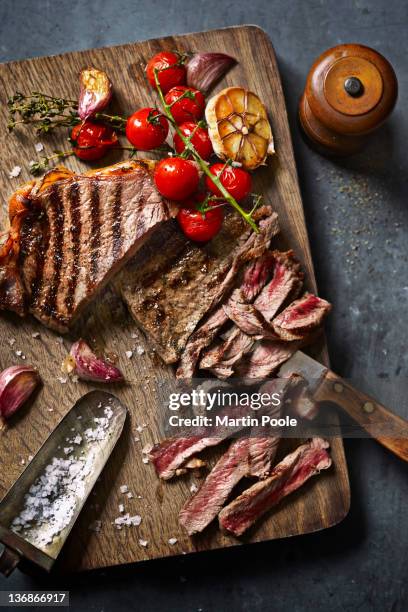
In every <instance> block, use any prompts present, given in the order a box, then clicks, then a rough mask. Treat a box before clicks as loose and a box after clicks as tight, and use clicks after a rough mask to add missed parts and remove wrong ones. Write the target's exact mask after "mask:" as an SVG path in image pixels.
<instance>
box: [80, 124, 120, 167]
mask: <svg viewBox="0 0 408 612" xmlns="http://www.w3.org/2000/svg"><path fill="white" fill-rule="evenodd" d="M71 141H72V144H73V147H74V153H75V155H76V156H77V157H79V159H83V160H85V161H94V160H95V159H100V158H101V157H103V156H104V155H105V153H107V151H108V150H109V149H110V148H111V147H114V146H115V145H116V144H117V142H118V137H117V136H116V132H115V131H114V130H113V129H112V128H111V127H109V126H107V125H102V124H101V123H94V122H93V121H89V120H87V121H85V122H84V123H79V124H78V125H76V126H75V127H74V128H73V129H72V132H71Z"/></svg>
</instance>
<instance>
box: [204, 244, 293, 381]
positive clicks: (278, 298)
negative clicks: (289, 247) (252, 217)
mask: <svg viewBox="0 0 408 612" xmlns="http://www.w3.org/2000/svg"><path fill="white" fill-rule="evenodd" d="M273 257H274V271H273V277H272V280H271V281H270V282H269V283H268V285H266V287H264V289H263V290H262V292H261V293H260V295H259V296H258V297H257V298H256V300H255V302H254V304H253V308H255V309H256V310H257V311H259V313H260V316H259V317H258V324H259V323H260V322H261V320H262V318H263V319H265V320H266V321H270V320H271V319H272V318H273V317H274V315H275V314H276V313H277V312H278V310H279V309H280V308H281V307H282V305H283V304H284V303H285V301H287V300H288V299H289V298H290V297H291V298H293V297H295V296H296V295H297V294H298V292H299V291H300V289H301V287H302V281H303V274H302V272H301V271H300V265H299V263H298V262H297V261H296V260H295V258H294V256H293V252H292V251H288V252H286V253H280V252H279V251H273ZM242 306H243V308H241V311H242V310H245V309H246V308H245V305H242ZM247 310H249V311H250V313H249V314H250V315H251V322H252V330H254V327H253V325H254V324H255V318H256V313H254V311H253V309H252V308H251V307H249V309H247ZM226 314H233V311H232V310H231V309H230V310H228V308H227V311H226ZM239 314H240V313H239V312H238V310H237V308H235V310H234V316H235V317H238V315H239ZM247 314H248V313H247ZM234 316H233V317H232V320H234ZM247 318H248V317H247ZM237 322H238V321H237ZM247 322H248V321H247ZM242 325H244V321H242ZM248 331H249V329H248V328H247V330H246V332H248ZM246 332H245V331H243V330H242V329H240V328H239V327H238V326H237V327H234V328H233V329H232V332H231V333H230V334H229V335H228V337H227V338H226V339H225V340H224V341H222V342H219V343H217V344H216V345H215V346H214V347H213V348H212V349H210V350H209V351H208V352H207V353H206V354H205V355H204V356H203V358H202V359H201V362H200V368H203V369H210V370H211V371H212V372H213V373H214V374H215V375H216V376H218V377H219V378H222V379H224V378H228V377H229V376H232V374H233V371H234V369H233V366H234V364H235V363H238V362H239V361H240V360H241V359H242V357H243V355H245V354H246V353H248V352H249V351H250V350H251V349H252V347H253V346H254V342H255V339H254V338H252V337H251V336H250V335H249V334H248V333H246ZM256 333H258V334H259V333H260V329H259V327H258V328H257V331H256Z"/></svg>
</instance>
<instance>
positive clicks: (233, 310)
mask: <svg viewBox="0 0 408 612" xmlns="http://www.w3.org/2000/svg"><path fill="white" fill-rule="evenodd" d="M223 308H224V312H225V314H226V315H227V317H228V318H229V319H230V320H231V321H232V322H233V323H235V325H236V326H237V327H238V328H239V329H240V330H241V332H243V333H244V334H246V335H247V336H256V338H257V339H260V338H274V339H276V338H277V335H276V333H275V331H274V329H273V327H272V325H271V324H270V323H269V321H267V320H266V319H265V317H264V316H263V314H262V313H261V311H260V310H258V309H257V308H256V306H255V305H254V304H248V303H247V302H246V301H245V300H244V299H243V296H242V295H239V294H238V295H234V296H231V298H230V299H229V300H228V302H227V303H226V304H225V306H223ZM238 335H239V334H238V333H237V332H236V336H235V337H237V336H238Z"/></svg>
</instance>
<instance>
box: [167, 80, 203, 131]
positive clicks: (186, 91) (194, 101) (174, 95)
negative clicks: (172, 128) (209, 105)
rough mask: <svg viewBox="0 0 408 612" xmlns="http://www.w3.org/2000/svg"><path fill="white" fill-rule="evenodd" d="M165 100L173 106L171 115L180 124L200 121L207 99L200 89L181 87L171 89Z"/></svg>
mask: <svg viewBox="0 0 408 612" xmlns="http://www.w3.org/2000/svg"><path fill="white" fill-rule="evenodd" d="M183 95H184V97H182V96H183ZM164 99H165V100H166V104H168V105H169V106H171V113H172V115H173V117H174V120H175V122H176V123H178V124H180V123H185V122H186V121H198V120H199V119H201V117H202V116H203V114H204V109H205V99H204V96H203V94H202V93H201V91H199V90H198V89H193V88H192V87H184V86H180V85H179V86H178V87H173V88H172V89H170V91H169V92H168V93H167V94H166V95H165V97H164Z"/></svg>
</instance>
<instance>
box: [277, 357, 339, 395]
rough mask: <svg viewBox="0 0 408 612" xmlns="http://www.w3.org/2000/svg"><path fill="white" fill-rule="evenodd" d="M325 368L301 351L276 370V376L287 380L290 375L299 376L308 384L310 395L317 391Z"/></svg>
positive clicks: (325, 370)
mask: <svg viewBox="0 0 408 612" xmlns="http://www.w3.org/2000/svg"><path fill="white" fill-rule="evenodd" d="M327 369H328V368H326V367H325V366H323V365H322V364H321V363H319V362H318V361H316V360H315V359H312V358H311V357H309V355H306V354H305V353H302V351H296V353H294V354H293V355H292V357H291V358H290V359H289V360H288V361H286V362H285V363H284V364H283V365H282V366H281V367H280V368H279V370H278V374H277V375H278V376H280V377H282V378H287V377H288V376H290V375H291V374H300V376H302V377H303V378H304V379H305V380H306V381H307V383H308V390H309V391H310V393H312V394H313V392H314V391H315V390H316V389H317V387H318V386H319V384H320V382H321V380H322V379H323V377H324V375H325V374H326V372H327Z"/></svg>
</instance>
